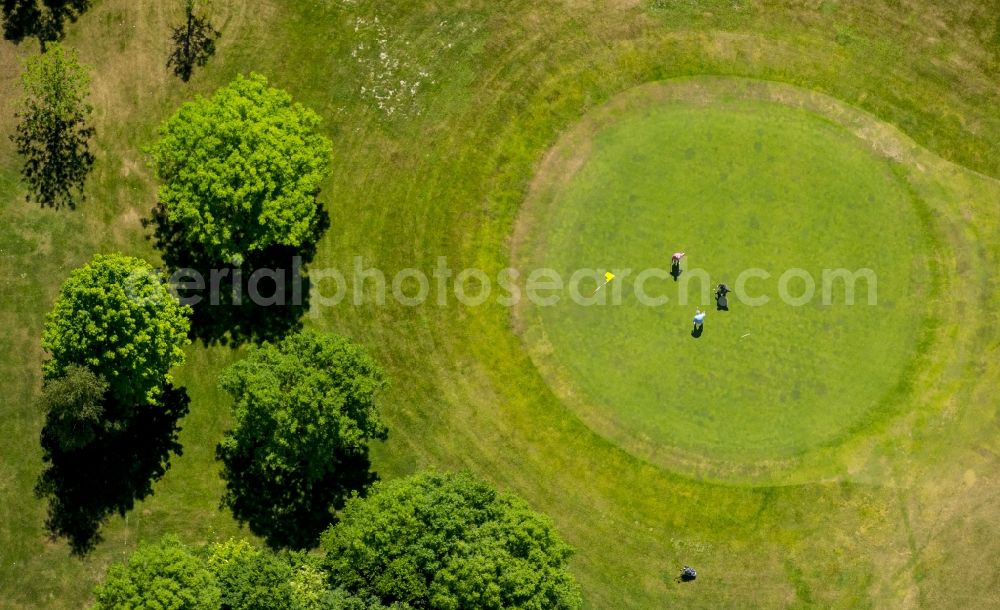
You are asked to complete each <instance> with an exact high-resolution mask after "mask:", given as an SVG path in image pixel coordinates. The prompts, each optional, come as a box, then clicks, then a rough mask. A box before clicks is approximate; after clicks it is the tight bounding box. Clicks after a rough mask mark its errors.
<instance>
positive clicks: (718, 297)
mask: <svg viewBox="0 0 1000 610" xmlns="http://www.w3.org/2000/svg"><path fill="white" fill-rule="evenodd" d="M730 292H732V290H730V289H729V286H726V285H725V284H719V287H718V288H717V289H716V290H715V308H716V309H717V310H719V311H729V299H727V298H726V295H727V294H729V293H730Z"/></svg>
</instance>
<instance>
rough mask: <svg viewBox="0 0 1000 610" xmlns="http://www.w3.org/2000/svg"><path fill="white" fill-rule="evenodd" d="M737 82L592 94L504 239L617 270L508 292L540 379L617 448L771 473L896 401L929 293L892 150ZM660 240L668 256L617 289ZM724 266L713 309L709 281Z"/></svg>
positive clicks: (919, 235)
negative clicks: (723, 287)
mask: <svg viewBox="0 0 1000 610" xmlns="http://www.w3.org/2000/svg"><path fill="white" fill-rule="evenodd" d="M738 82H739V81H737V83H738ZM739 87H740V85H738V84H737V85H734V86H732V87H728V86H727V85H725V84H724V83H722V82H721V81H715V82H714V84H713V85H712V87H710V88H707V89H705V88H700V87H697V86H691V83H687V85H686V86H684V87H683V92H681V93H678V92H677V91H675V90H672V89H671V86H670V85H667V84H659V85H652V86H648V87H645V88H641V90H638V91H633V92H630V93H627V94H625V95H624V96H623V97H622V98H620V99H617V100H613V101H612V102H610V103H609V104H608V105H606V106H604V107H602V108H600V109H598V110H597V111H595V112H594V113H593V115H592V116H590V117H587V119H586V120H585V121H583V122H582V123H581V124H580V125H579V126H577V127H576V128H575V129H573V130H571V132H570V133H569V134H567V136H565V137H564V138H563V140H562V141H561V142H560V143H559V144H558V145H557V147H556V148H555V149H554V150H553V152H552V153H551V154H550V155H549V157H548V158H547V159H546V161H545V162H544V163H543V166H542V168H541V171H540V174H539V177H538V178H537V180H536V183H535V185H534V187H533V189H532V194H531V195H530V197H529V201H528V202H526V204H525V211H524V212H523V214H522V219H521V221H520V226H519V231H518V234H517V236H516V241H517V243H516V244H515V263H516V264H517V266H519V267H521V268H522V270H524V271H525V272H527V271H530V270H531V269H534V268H540V267H545V268H552V269H554V270H556V271H557V272H559V274H560V275H561V276H562V277H563V278H564V279H568V278H570V277H571V276H572V275H573V273H574V272H576V271H577V270H581V269H595V270H597V271H598V273H599V274H603V272H604V271H605V270H611V271H614V272H615V274H616V276H615V278H614V279H613V280H612V281H611V283H610V284H608V285H607V286H606V287H605V288H604V289H602V292H599V293H598V297H599V298H597V299H589V300H588V299H579V298H577V299H574V298H572V291H570V290H568V289H567V290H564V291H563V292H562V293H561V295H560V297H561V298H560V300H559V302H558V303H556V304H554V305H540V304H527V305H525V306H523V307H522V308H521V309H520V310H519V312H518V314H517V317H518V318H519V320H518V325H519V326H520V327H521V328H522V336H523V337H524V338H525V341H526V343H527V345H528V347H529V351H530V353H531V354H532V357H533V359H534V360H535V362H536V364H537V365H538V367H539V369H540V370H541V371H542V372H543V374H544V376H545V378H546V380H547V381H548V382H549V385H550V386H551V387H552V388H553V389H554V390H555V391H556V392H557V393H558V394H559V395H560V396H561V397H562V398H563V399H564V400H565V402H566V403H567V404H568V405H570V406H571V407H572V408H573V409H574V410H575V411H576V413H577V414H578V415H579V416H580V417H581V418H582V419H583V420H584V421H585V422H586V423H587V424H588V425H589V426H590V427H591V428H592V429H594V430H595V431H597V432H598V433H600V434H602V435H604V436H605V437H607V438H609V439H610V440H612V441H614V442H615V443H617V444H618V445H620V446H621V447H623V448H624V449H626V450H627V451H630V452H632V453H634V454H636V455H639V456H641V457H643V458H645V459H647V460H650V461H652V462H654V463H657V464H659V465H662V466H666V467H669V468H673V469H676V470H681V471H683V472H686V473H688V474H695V475H698V476H705V477H709V478H718V479H733V478H745V477H747V476H754V474H753V473H754V472H756V471H760V472H765V471H766V472H767V473H768V476H771V475H772V474H773V472H775V470H776V465H779V466H780V464H781V463H782V462H786V463H789V462H792V461H794V460H796V459H798V458H801V456H803V455H805V454H807V453H809V452H811V451H813V450H816V449H818V448H821V447H827V448H828V447H831V446H835V445H837V444H838V443H840V442H842V441H843V440H844V439H845V438H847V437H849V436H852V435H856V434H860V433H863V432H864V431H865V429H866V428H868V427H870V426H873V425H874V424H876V423H877V422H878V421H879V420H880V419H882V418H883V417H884V416H885V415H887V414H890V413H892V412H896V411H898V410H899V409H900V408H903V406H904V405H903V403H905V399H906V388H907V379H908V376H909V375H911V374H912V373H913V368H914V366H915V365H914V363H915V361H916V358H917V356H918V352H919V345H920V340H921V336H922V332H923V328H924V324H925V322H924V321H925V319H926V317H927V315H928V311H929V307H930V306H931V302H932V300H933V299H932V298H931V297H932V294H931V293H932V286H933V278H932V277H931V272H930V271H929V267H928V263H927V250H928V249H929V245H928V244H929V243H930V242H929V239H930V238H929V229H928V227H927V226H926V225H925V223H924V222H923V221H922V220H921V219H922V216H921V214H920V211H919V202H916V201H914V200H913V197H912V196H911V195H910V193H909V191H908V189H907V188H906V184H905V181H904V180H903V179H902V178H901V176H900V174H901V173H902V170H901V169H900V168H899V167H898V166H896V165H895V162H894V161H890V160H889V159H888V158H886V157H885V156H882V155H880V154H879V153H878V152H877V151H876V150H874V149H873V146H872V145H871V143H870V142H867V141H864V140H862V139H860V138H859V137H857V136H856V135H855V134H854V133H852V132H851V131H849V130H847V129H845V128H844V127H843V126H842V125H841V124H839V123H837V122H835V121H832V120H830V119H829V118H826V117H824V116H821V115H820V114H817V113H816V112H814V111H812V110H807V109H804V108H802V107H797V106H795V105H789V104H786V103H784V102H782V101H781V100H776V99H761V97H760V96H748V95H744V94H743V93H742V92H741V89H740V88H739ZM675 251H684V252H686V253H687V255H686V257H685V258H684V259H683V264H682V270H683V271H682V273H681V275H680V276H679V277H677V278H676V279H675V278H673V277H669V276H665V274H664V273H663V271H648V272H647V273H646V277H647V279H646V281H645V282H644V283H643V284H642V286H641V291H640V290H637V288H639V287H640V286H639V285H640V281H639V279H640V275H639V274H640V273H641V272H642V271H643V270H647V269H661V270H669V268H670V258H671V254H672V253H673V252H675ZM628 270H631V271H628ZM824 270H828V271H824ZM837 270H842V271H837ZM866 270H870V271H866ZM845 272H849V273H851V274H852V275H853V274H855V273H857V274H858V275H857V278H858V279H856V280H855V282H854V287H855V291H854V303H853V304H850V303H849V302H848V301H849V294H848V291H847V288H846V285H847V282H846V281H845V279H844V277H845V276H844V273H845ZM741 275H742V276H743V277H744V279H745V280H746V281H745V284H744V286H743V287H744V290H743V291H742V292H741V293H739V294H730V295H729V299H728V300H729V310H728V311H718V310H717V308H716V302H715V298H714V294H712V293H713V292H714V290H713V289H714V286H715V285H716V284H718V283H720V282H724V283H726V284H727V285H728V286H729V287H730V288H736V287H737V286H736V284H737V283H738V280H739V279H740V277H741ZM578 277H579V276H578ZM783 278H784V279H783ZM810 286H813V287H814V288H813V289H812V290H813V291H814V292H813V294H812V296H811V297H810ZM594 287H595V280H593V279H586V280H583V281H582V282H581V284H580V289H579V292H580V293H582V295H583V296H584V297H586V296H587V295H589V294H590V293H591V291H593V290H594ZM602 294H603V295H604V296H603V298H600V297H601V295H602ZM765 300H766V303H764V301H765ZM594 301H597V302H596V303H595V302H594ZM699 307H700V308H701V309H703V310H706V311H707V317H706V320H705V324H704V328H703V331H702V332H701V333H700V334H699V333H693V332H692V331H693V325H692V316H693V315H694V313H695V311H696V308H699ZM777 469H778V470H780V468H777Z"/></svg>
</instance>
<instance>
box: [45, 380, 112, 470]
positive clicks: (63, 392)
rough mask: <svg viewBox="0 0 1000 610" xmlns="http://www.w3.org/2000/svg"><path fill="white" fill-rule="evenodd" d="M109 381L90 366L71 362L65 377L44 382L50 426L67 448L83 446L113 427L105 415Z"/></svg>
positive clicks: (55, 439)
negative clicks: (105, 398)
mask: <svg viewBox="0 0 1000 610" xmlns="http://www.w3.org/2000/svg"><path fill="white" fill-rule="evenodd" d="M107 391H108V382H107V381H105V380H104V379H102V378H101V377H100V376H98V375H96V374H94V372H93V371H91V370H90V369H88V368H87V367H83V366H79V365H76V364H70V365H69V366H67V367H66V370H65V374H64V375H63V376H62V377H56V378H54V379H48V380H46V381H45V384H44V385H43V386H42V397H41V399H40V401H39V402H40V404H41V406H42V410H43V411H45V421H46V429H47V430H48V434H50V435H51V438H52V439H53V441H54V442H55V444H56V445H58V446H59V447H60V448H61V449H62V450H63V451H72V450H74V449H80V448H82V447H84V446H86V445H88V444H90V443H92V442H93V441H94V440H95V439H96V438H97V437H98V436H100V435H101V434H103V433H105V432H107V431H108V428H109V427H113V425H114V424H113V423H111V422H109V421H108V419H107V418H106V417H105V408H104V395H105V394H106V393H107Z"/></svg>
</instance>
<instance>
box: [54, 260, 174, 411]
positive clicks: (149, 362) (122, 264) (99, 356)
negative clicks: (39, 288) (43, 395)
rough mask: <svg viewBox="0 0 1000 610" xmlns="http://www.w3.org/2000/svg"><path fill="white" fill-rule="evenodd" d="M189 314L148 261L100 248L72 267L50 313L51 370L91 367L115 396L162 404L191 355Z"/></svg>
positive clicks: (125, 400) (118, 399)
mask: <svg viewBox="0 0 1000 610" xmlns="http://www.w3.org/2000/svg"><path fill="white" fill-rule="evenodd" d="M188 313H189V308H188V307H187V306H183V305H180V304H179V303H178V302H177V300H176V299H175V298H174V297H173V296H172V295H171V294H170V293H169V292H168V290H167V286H166V285H165V283H164V282H162V281H161V279H160V277H159V276H158V275H157V274H156V273H155V272H154V270H153V268H152V267H151V266H150V265H149V263H147V262H145V261H143V260H140V259H137V258H132V257H128V256H123V255H121V254H108V255H101V254H99V255H97V256H95V257H94V258H93V259H92V260H91V262H89V263H88V264H86V265H84V266H83V267H81V268H79V269H76V270H74V271H73V272H72V273H70V276H69V279H67V280H66V282H65V283H64V284H63V285H62V288H61V289H60V290H59V296H58V297H57V298H56V302H55V306H54V307H53V308H52V311H51V312H50V313H49V315H48V318H47V321H46V324H45V330H44V332H43V334H42V347H44V348H45V349H46V350H48V352H49V354H51V356H52V358H51V359H50V360H48V361H47V362H46V363H45V364H44V367H43V370H44V373H45V377H46V379H54V378H57V377H62V376H63V375H65V374H66V370H67V367H69V366H70V365H74V364H75V365H80V366H86V367H87V368H89V369H90V370H91V371H93V372H94V373H95V374H97V375H100V376H101V377H103V378H104V379H105V380H106V381H107V383H108V395H109V398H110V399H111V400H113V401H114V402H115V403H117V404H119V405H125V406H140V405H146V404H150V403H155V402H156V399H157V396H158V395H159V393H160V391H161V390H162V388H163V386H164V384H165V383H166V382H168V381H170V376H169V374H168V371H169V370H170V368H171V367H173V366H177V365H179V364H181V363H182V362H183V361H184V351H183V349H182V348H183V347H184V345H186V344H187V343H189V339H188V338H187V332H188V327H189V325H188V318H187V316H188Z"/></svg>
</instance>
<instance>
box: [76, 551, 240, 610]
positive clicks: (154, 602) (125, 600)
mask: <svg viewBox="0 0 1000 610" xmlns="http://www.w3.org/2000/svg"><path fill="white" fill-rule="evenodd" d="M95 593H96V597H97V601H96V603H95V604H94V606H93V610H132V609H138V608H158V609H159V610H219V609H220V607H221V598H222V591H221V590H220V589H219V585H218V583H217V582H216V580H215V576H214V575H213V574H212V572H211V571H210V570H209V569H208V567H207V566H205V563H204V561H203V560H202V559H200V558H199V557H197V556H195V554H194V553H192V552H191V551H190V550H189V549H188V548H187V547H185V546H184V545H183V544H181V543H180V541H178V540H177V538H174V537H172V536H168V537H165V538H164V539H163V540H162V541H160V543H159V544H156V545H149V544H143V545H140V546H139V548H138V549H136V550H135V552H133V553H132V555H131V556H129V558H128V561H127V562H125V563H124V564H115V565H113V566H111V568H110V569H109V570H108V575H107V578H106V579H105V581H104V583H102V584H101V585H99V586H98V587H97V589H96V591H95Z"/></svg>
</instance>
